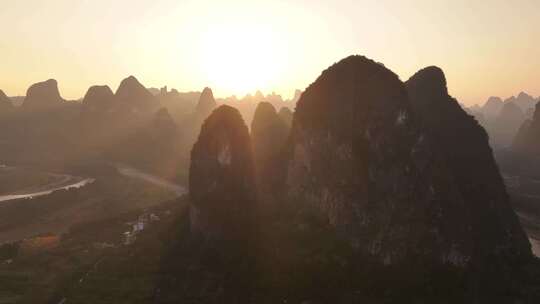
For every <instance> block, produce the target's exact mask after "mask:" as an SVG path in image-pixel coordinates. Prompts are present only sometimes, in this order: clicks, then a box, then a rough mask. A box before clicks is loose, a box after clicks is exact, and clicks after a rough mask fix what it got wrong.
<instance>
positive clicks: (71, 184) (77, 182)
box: [0, 175, 95, 202]
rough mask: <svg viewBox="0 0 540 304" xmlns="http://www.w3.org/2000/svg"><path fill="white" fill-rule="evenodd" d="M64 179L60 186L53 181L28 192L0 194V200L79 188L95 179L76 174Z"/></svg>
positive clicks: (32, 196) (31, 196)
mask: <svg viewBox="0 0 540 304" xmlns="http://www.w3.org/2000/svg"><path fill="white" fill-rule="evenodd" d="M66 178H67V179H66V181H65V182H64V183H62V185H61V186H59V185H58V183H54V186H53V184H51V185H44V186H43V187H41V189H42V190H38V191H34V192H28V193H24V192H23V193H16V194H6V195H0V202H5V201H11V200H15V199H22V198H34V197H38V196H43V195H48V194H51V193H53V192H54V191H57V190H67V189H72V188H80V187H84V186H86V185H87V184H90V183H93V182H94V181H95V179H93V178H80V177H76V176H69V175H66Z"/></svg>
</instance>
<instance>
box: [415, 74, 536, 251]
mask: <svg viewBox="0 0 540 304" xmlns="http://www.w3.org/2000/svg"><path fill="white" fill-rule="evenodd" d="M406 85H407V90H408V92H409V97H410V101H411V104H412V108H413V111H414V114H415V115H416V116H417V117H418V119H419V122H420V124H421V126H422V129H423V133H424V134H425V136H426V138H427V140H428V141H429V142H430V144H431V147H432V150H433V152H434V153H436V154H437V155H438V157H440V158H441V159H442V160H443V162H444V163H445V164H446V165H447V166H446V167H447V168H448V171H447V172H448V174H449V176H450V177H451V181H452V182H453V184H454V185H455V186H456V188H457V191H458V194H459V197H461V202H460V206H461V207H460V208H459V209H456V210H451V209H450V208H445V207H446V206H442V207H443V209H442V211H443V217H441V220H442V221H443V222H445V226H446V227H447V229H448V231H447V232H448V233H450V234H453V233H454V232H455V231H458V230H456V229H455V228H454V227H455V226H458V225H464V226H466V227H467V229H466V230H465V231H463V234H461V235H457V234H456V235H455V236H453V237H455V238H456V239H455V240H454V241H455V244H459V247H460V248H462V251H464V252H466V253H467V255H470V256H473V257H474V256H478V257H482V256H485V255H489V254H493V255H504V256H520V255H524V256H526V255H530V245H529V242H528V240H527V237H526V235H525V233H524V231H523V229H522V228H521V226H520V224H519V221H518V219H517V216H516V214H515V213H514V211H513V210H512V208H511V206H510V202H509V198H508V194H507V193H506V188H505V185H504V183H503V180H502V177H501V175H500V173H499V170H498V167H497V164H496V163H495V159H494V157H493V153H492V151H491V148H490V146H489V143H488V136H487V134H486V132H485V130H484V129H483V128H482V127H481V126H480V125H479V124H478V122H477V121H476V120H475V119H474V118H473V117H472V116H470V115H468V114H467V113H466V112H465V111H464V110H463V109H462V108H461V107H460V106H459V104H458V102H457V101H456V100H455V99H454V98H452V97H451V96H450V95H449V94H448V90H447V87H446V78H445V76H444V73H443V71H442V70H441V69H439V68H437V67H428V68H426V69H423V70H421V71H419V72H418V73H416V74H415V75H414V76H412V77H411V78H410V79H409V80H408V81H407V83H406ZM444 212H447V213H448V214H455V213H456V212H458V214H455V217H452V216H448V217H447V216H444Z"/></svg>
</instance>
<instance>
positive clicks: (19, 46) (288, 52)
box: [0, 0, 540, 104]
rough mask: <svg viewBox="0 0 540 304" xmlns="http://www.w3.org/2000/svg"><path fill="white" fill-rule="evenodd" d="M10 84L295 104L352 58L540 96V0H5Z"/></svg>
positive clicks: (479, 93)
mask: <svg viewBox="0 0 540 304" xmlns="http://www.w3.org/2000/svg"><path fill="white" fill-rule="evenodd" d="M0 37H1V39H0V88H1V89H3V90H4V91H5V92H6V93H7V94H8V95H24V94H25V92H26V89H27V87H28V86H29V85H30V84H32V83H34V82H38V81H42V80H45V79H48V78H55V79H57V80H58V81H59V86H60V91H61V94H62V96H63V97H65V98H70V99H71V98H79V97H81V96H83V95H84V93H85V92H86V89H87V88H88V87H89V86H90V85H93V84H108V85H109V86H111V88H112V89H113V90H116V87H117V85H118V84H119V82H120V81H121V80H122V79H123V78H125V77H126V76H128V75H135V76H136V77H137V78H138V79H139V80H140V81H141V82H142V83H143V84H144V85H146V86H147V87H151V86H155V87H159V86H162V85H169V87H175V88H178V89H179V90H181V91H188V90H201V89H202V88H203V87H204V86H211V87H212V88H213V89H214V91H215V94H216V95H218V96H223V95H229V94H233V93H236V94H238V95H243V94H245V93H246V92H248V91H251V90H254V89H256V88H261V89H262V90H263V92H271V91H276V92H278V93H281V94H283V95H284V96H285V97H288V96H290V95H291V94H292V92H293V90H294V89H295V88H300V89H303V88H305V87H306V86H307V85H308V84H309V83H311V82H312V81H314V80H315V78H316V77H317V76H318V75H319V74H320V73H321V71H322V70H323V69H325V68H326V67H327V66H329V65H330V64H332V63H334V62H336V61H338V60H340V59H341V58H343V57H346V56H348V55H351V54H362V55H366V56H368V57H370V58H372V59H374V60H376V61H380V62H383V63H384V64H385V65H386V66H387V67H389V68H390V69H392V70H393V71H394V72H396V73H397V74H398V75H400V77H401V79H402V80H406V79H407V78H408V77H410V76H411V75H412V74H413V73H414V72H415V71H417V70H419V69H420V68H422V67H425V66H427V65H437V66H440V67H441V68H443V69H444V71H445V72H446V76H447V79H448V83H449V89H450V93H451V94H452V95H454V96H455V97H457V98H458V99H459V100H460V101H461V102H463V103H467V104H473V103H478V102H484V100H485V99H486V98H487V97H488V96H490V95H499V96H501V97H508V96H510V95H514V94H517V93H519V92H520V91H521V90H524V91H527V92H529V93H531V94H533V95H535V96H538V95H540V1H539V0H514V1H509V0H489V1H479V0H477V1H474V0H444V1H443V0H373V1H367V0H366V1H363V0H355V1H346V0H334V1H315V0H297V1H294V0H292V1H256V0H251V1H241V0H228V1H225V0H223V1H203V0H198V1H183V0H114V1H113V0H86V1H84V0H17V1H14V0H0Z"/></svg>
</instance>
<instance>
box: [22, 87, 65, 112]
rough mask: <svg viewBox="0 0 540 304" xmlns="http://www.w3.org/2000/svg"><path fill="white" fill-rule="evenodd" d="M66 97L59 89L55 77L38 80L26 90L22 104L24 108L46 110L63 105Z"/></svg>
mask: <svg viewBox="0 0 540 304" xmlns="http://www.w3.org/2000/svg"><path fill="white" fill-rule="evenodd" d="M63 102H64V99H62V97H61V96H60V92H59V91H58V82H57V81H56V80H54V79H49V80H47V81H43V82H38V83H35V84H33V85H31V86H30V88H28V90H27V91H26V97H25V98H24V102H23V104H22V106H23V108H24V109H28V110H45V109H50V108H53V107H57V106H60V105H62V103H63Z"/></svg>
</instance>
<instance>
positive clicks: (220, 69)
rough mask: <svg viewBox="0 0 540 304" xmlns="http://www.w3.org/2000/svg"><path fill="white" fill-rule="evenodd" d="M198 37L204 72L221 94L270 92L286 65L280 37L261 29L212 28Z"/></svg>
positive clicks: (226, 25) (250, 27) (230, 25)
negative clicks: (256, 91)
mask: <svg viewBox="0 0 540 304" xmlns="http://www.w3.org/2000/svg"><path fill="white" fill-rule="evenodd" d="M201 38H202V39H201V54H202V58H201V60H202V66H203V72H204V73H205V76H206V77H207V79H208V81H209V83H210V85H211V86H212V87H213V88H217V89H218V90H219V91H222V92H226V93H229V94H236V95H238V96H240V95H243V94H246V93H251V92H254V91H255V90H271V89H273V87H272V86H273V85H274V84H275V82H276V81H277V80H278V79H279V77H280V74H281V73H283V67H284V66H285V65H286V62H285V60H286V58H285V57H286V56H284V52H285V50H284V48H285V47H286V44H283V37H279V35H278V33H276V32H274V31H272V29H270V28H267V27H264V26H258V25H245V24H244V25H232V24H225V25H223V24H221V25H214V26H211V27H209V28H208V29H207V31H206V32H204V33H203V34H202V37H201Z"/></svg>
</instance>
